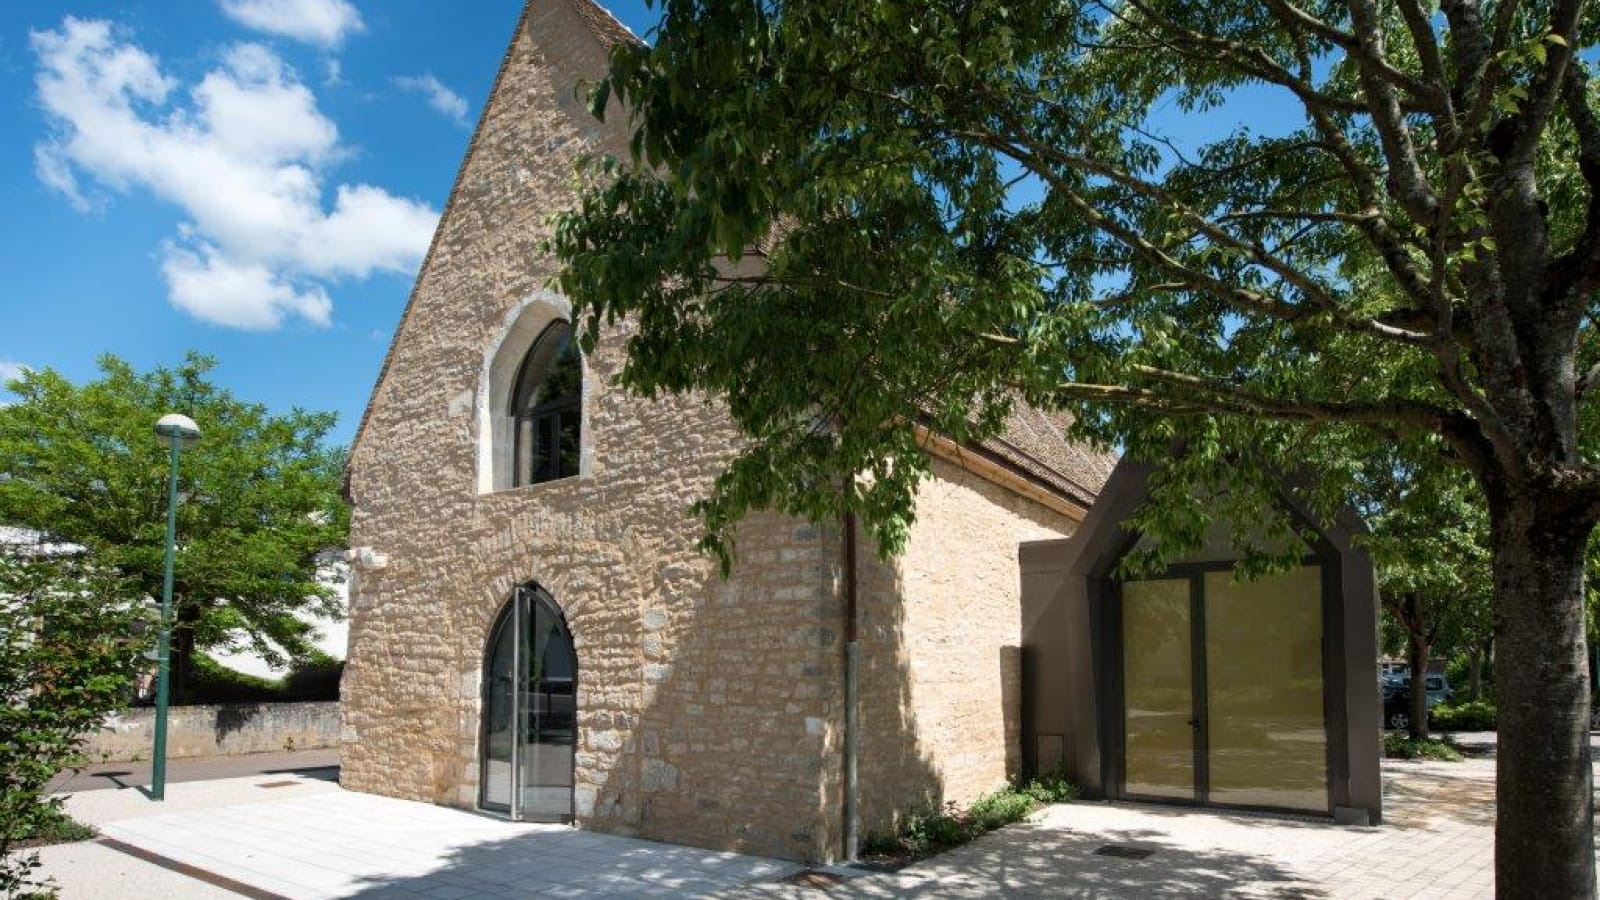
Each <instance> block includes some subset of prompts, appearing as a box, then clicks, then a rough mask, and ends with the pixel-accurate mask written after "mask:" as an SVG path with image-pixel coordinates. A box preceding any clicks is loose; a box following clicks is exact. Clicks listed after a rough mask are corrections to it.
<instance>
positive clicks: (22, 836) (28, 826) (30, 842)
mask: <svg viewBox="0 0 1600 900" xmlns="http://www.w3.org/2000/svg"><path fill="white" fill-rule="evenodd" d="M95 833H96V832H95V830H94V829H93V828H90V827H89V826H87V825H85V824H83V823H82V822H79V821H78V820H77V819H74V818H72V817H71V816H69V815H67V814H66V813H65V812H62V810H61V807H60V806H58V805H56V804H53V803H41V804H39V809H38V812H37V813H36V814H34V815H32V816H28V817H27V818H26V819H24V820H23V821H22V822H19V823H17V825H16V831H15V832H14V833H13V834H12V835H11V838H12V840H15V841H17V842H19V843H21V844H25V845H27V846H31V847H39V846H43V845H45V844H69V843H72V842H74V841H87V840H89V839H91V838H93V837H94V836H95Z"/></svg>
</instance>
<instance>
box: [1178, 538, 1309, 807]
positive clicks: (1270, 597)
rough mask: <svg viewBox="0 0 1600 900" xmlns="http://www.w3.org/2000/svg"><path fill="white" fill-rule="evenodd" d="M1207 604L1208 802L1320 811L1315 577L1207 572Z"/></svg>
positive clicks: (1301, 572) (1298, 572)
mask: <svg viewBox="0 0 1600 900" xmlns="http://www.w3.org/2000/svg"><path fill="white" fill-rule="evenodd" d="M1205 596H1206V629H1205V636H1206V660H1207V670H1206V675H1207V678H1206V681H1207V696H1206V708H1207V710H1208V719H1209V722H1208V729H1209V730H1208V735H1209V738H1208V741H1209V745H1210V752H1211V756H1210V764H1211V765H1210V771H1211V800H1212V801H1213V802H1215V803H1234V804H1241V805H1250V806H1275V807H1283V808H1288V809H1307V810H1316V811H1326V810H1327V808H1328V770H1327V753H1328V748H1327V740H1328V736H1327V731H1326V727H1325V725H1324V717H1323V710H1322V696H1323V692H1322V570H1321V569H1320V568H1318V567H1316V566H1304V567H1302V568H1298V569H1293V570H1291V571H1289V572H1284V573H1281V574H1277V575H1269V576H1267V577H1265V578H1261V579H1259V580H1257V581H1236V580H1234V578H1233V575H1232V573H1229V572H1208V573H1206V576H1205Z"/></svg>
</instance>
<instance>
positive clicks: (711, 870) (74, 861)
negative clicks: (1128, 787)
mask: <svg viewBox="0 0 1600 900" xmlns="http://www.w3.org/2000/svg"><path fill="white" fill-rule="evenodd" d="M1463 738H1464V743H1468V744H1469V745H1475V746H1476V747H1477V749H1479V751H1480V752H1492V746H1493V744H1492V736H1490V737H1488V738H1483V737H1471V736H1463ZM312 774H314V773H311V774H307V773H298V774H289V775H272V776H257V777H253V778H243V779H229V780H225V781H214V782H193V783H180V784H176V785H172V786H170V787H169V789H168V791H169V792H168V801H167V803H166V804H163V805H160V806H157V805H156V804H153V803H150V802H149V801H148V800H147V799H146V798H145V797H144V796H143V795H142V794H141V793H139V792H138V791H135V790H122V791H104V790H96V791H87V792H83V793H79V794H75V795H73V796H72V797H71V798H70V800H69V809H70V811H71V812H72V813H73V814H74V815H76V816H78V817H79V818H80V819H83V820H85V821H88V822H90V823H92V824H96V825H99V826H100V827H101V829H102V831H103V833H104V834H105V835H106V836H107V837H108V838H111V839H113V840H116V841H123V842H126V843H127V844H129V845H133V846H134V847H137V848H142V850H143V851H144V852H148V853H155V854H159V855H160V856H161V857H164V858H166V859H168V860H172V861H176V862H178V863H184V864H188V865H192V866H195V867H197V868H199V869H202V870H205V871H206V872H209V873H212V874H213V875H216V876H221V877H222V878H224V879H232V880H233V881H235V882H238V883H242V885H248V886H249V887H248V888H242V889H243V890H244V891H245V892H246V893H247V895H252V896H257V897H262V898H270V897H291V898H325V897H353V898H361V900H377V898H420V897H428V898H433V900H452V898H465V897H573V898H594V897H664V898H688V897H698V896H714V897H717V898H766V900H773V898H776V900H832V898H913V900H919V898H930V900H931V898H954V900H980V898H981V900H989V898H1035V897H1037V898H1057V897H1084V898H1087V897H1096V898H1124V897H1125V898H1178V897H1239V898H1251V897H1291V898H1296V897H1298V898H1311V897H1317V898H1346V897H1348V898H1385V900H1402V898H1416V900H1425V898H1441V897H1451V898H1454V897H1463V898H1465V897H1487V896H1491V894H1492V886H1493V869H1492V865H1493V856H1494V854H1493V810H1494V760H1493V759H1492V758H1489V757H1479V758H1474V759H1469V760H1468V761H1466V762H1463V763H1426V762H1398V761H1389V762H1386V763H1385V764H1384V782H1385V803H1386V815H1387V822H1386V823H1385V824H1384V825H1383V826H1381V827H1370V828H1360V827H1340V826H1334V825H1331V824H1328V823H1327V822H1324V821H1298V820H1294V819H1289V818H1284V817H1274V816H1264V815H1263V816H1255V815H1244V814H1237V813H1218V812H1206V811H1201V810H1193V809H1181V808H1176V807H1162V806H1151V805H1140V804H1121V803H1079V804H1071V805H1067V806H1057V807H1051V808H1049V809H1047V810H1044V811H1042V812H1041V813H1039V814H1037V815H1035V816H1034V817H1033V819H1032V820H1031V821H1029V822H1025V823H1021V824H1019V825H1015V826H1012V827H1010V828H1006V829H1002V830H1001V831H999V832H997V833H995V834H993V835H990V836H988V837H986V838H983V839H980V840H978V841H976V842H974V843H973V844H970V845H968V846H966V847H962V848H959V849H957V850H954V851H952V852H950V853H946V854H944V855H942V856H939V857H936V858H934V859H931V860H927V861H925V862H923V863H920V864H918V865H915V866H911V867H909V868H906V869H904V870H902V871H900V872H895V873H874V874H870V875H864V876H859V877H854V878H849V879H847V880H844V881H841V882H840V883H838V884H836V885H834V886H832V887H829V888H826V889H822V888H817V887H805V886H801V885H799V884H796V883H793V882H792V880H790V879H789V878H788V876H790V875H794V874H796V872H797V868H796V867H794V866H792V865H790V864H787V863H784V862H781V861H776V860H768V859H761V858H757V857H748V856H739V855H736V854H729V853H714V852H710V851H703V850H696V849H692V848H687V847H676V846H672V845H666V844H657V843H652V842H648V841H637V840H629V839H626V838H619V837H611V836H607V835H600V834H595V833H592V832H583V831H575V830H572V829H568V828H563V827H556V826H540V825H525V824H513V823H509V822H505V821H502V820H499V819H494V818H490V817H486V816H479V815H475V814H473V813H467V812H462V811H460V810H451V809H444V808H440V807H434V806H428V805H425V804H417V803H406V802H402V801H397V800H389V799H384V798H380V797H373V796H370V795H365V794H356V793H351V792H347V791H343V790H342V789H340V788H339V787H338V786H337V785H335V784H331V783H328V782H326V781H323V780H319V779H317V778H315V777H311V775H312ZM1597 780H1600V779H1597ZM1108 844H1120V845H1131V846H1133V847H1136V848H1141V849H1146V850H1151V851H1153V852H1152V853H1151V854H1150V855H1149V856H1148V857H1145V858H1142V859H1126V858H1116V857H1110V856H1105V855H1101V854H1097V853H1096V852H1095V851H1097V850H1099V849H1101V848H1103V847H1105V846H1106V845H1108ZM45 853H46V858H45V862H46V868H47V870H48V871H50V872H51V873H52V874H55V875H57V876H58V878H60V879H61V881H62V886H63V888H64V891H63V898H64V900H78V898H90V897H93V898H102V897H130V898H135V897H159V898H162V900H191V898H193V900H214V898H219V897H228V896H235V897H236V896H237V895H232V894H228V893H226V892H224V891H220V890H219V888H217V887H215V886H212V885H208V884H204V883H202V882H200V881H195V880H192V879H188V878H185V877H184V876H182V875H179V874H177V873H175V872H171V871H167V870H164V869H159V868H157V867H155V866H153V865H151V864H150V863H148V862H144V861H141V860H139V859H136V858H135V857H133V856H126V855H123V854H119V853H117V852H116V851H114V850H113V849H112V848H110V847H108V846H106V845H104V844H77V845H69V846H65V847H56V848H46V851H45ZM236 886H238V885H236Z"/></svg>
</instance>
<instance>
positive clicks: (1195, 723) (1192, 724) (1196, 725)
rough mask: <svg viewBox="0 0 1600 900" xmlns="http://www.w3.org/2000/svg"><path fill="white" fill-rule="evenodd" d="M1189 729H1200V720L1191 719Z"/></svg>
mask: <svg viewBox="0 0 1600 900" xmlns="http://www.w3.org/2000/svg"><path fill="white" fill-rule="evenodd" d="M1189 727H1190V728H1199V727H1200V720H1199V719H1190V720H1189Z"/></svg>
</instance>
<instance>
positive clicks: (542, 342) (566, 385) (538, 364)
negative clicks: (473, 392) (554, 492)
mask: <svg viewBox="0 0 1600 900" xmlns="http://www.w3.org/2000/svg"><path fill="white" fill-rule="evenodd" d="M509 412H510V416H511V427H512V434H513V435H514V437H513V444H514V448H515V449H514V451H513V456H512V459H513V460H514V463H513V466H512V472H511V477H512V482H511V483H512V485H513V486H516V485H524V484H538V483H540V482H542V481H554V480H555V479H557V478H570V477H572V476H574V475H577V474H578V448H579V447H580V446H581V444H580V437H581V435H582V430H583V360H582V358H581V357H580V356H579V355H578V346H577V343H576V342H575V341H573V339H572V326H571V325H570V324H568V323H566V322H559V321H558V322H552V323H550V326H549V327H548V328H546V329H545V330H544V333H542V334H540V335H539V339H538V340H536V341H534V342H533V347H532V348H531V349H530V350H528V355H527V356H525V357H523V360H522V367H521V368H520V369H519V370H518V371H517V380H516V383H515V387H514V389H513V390H512V392H511V409H510V411H509Z"/></svg>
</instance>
